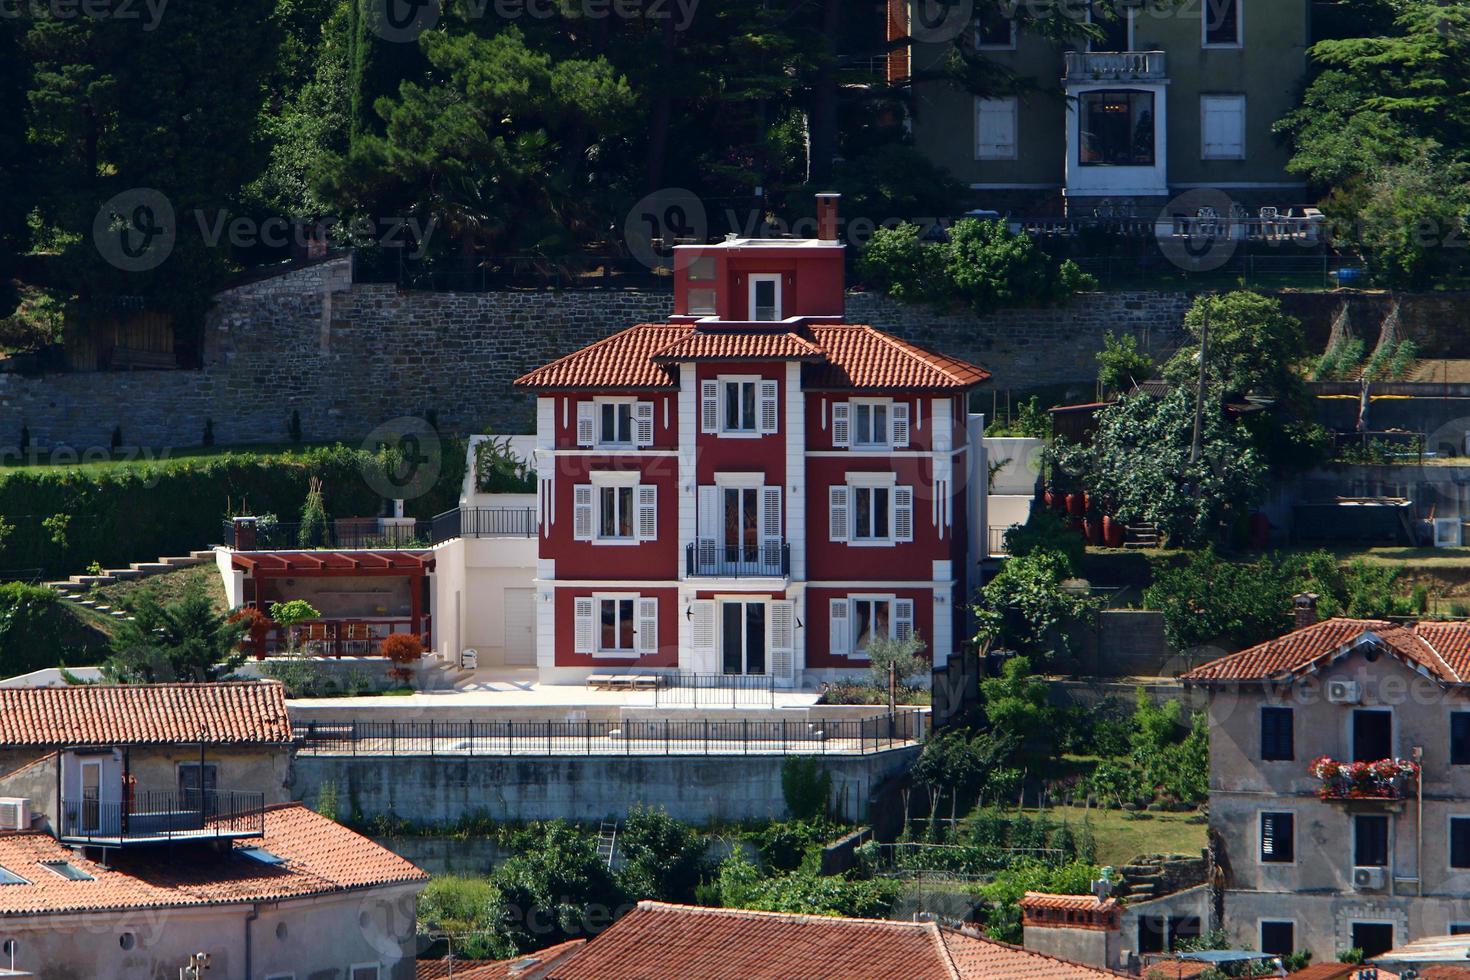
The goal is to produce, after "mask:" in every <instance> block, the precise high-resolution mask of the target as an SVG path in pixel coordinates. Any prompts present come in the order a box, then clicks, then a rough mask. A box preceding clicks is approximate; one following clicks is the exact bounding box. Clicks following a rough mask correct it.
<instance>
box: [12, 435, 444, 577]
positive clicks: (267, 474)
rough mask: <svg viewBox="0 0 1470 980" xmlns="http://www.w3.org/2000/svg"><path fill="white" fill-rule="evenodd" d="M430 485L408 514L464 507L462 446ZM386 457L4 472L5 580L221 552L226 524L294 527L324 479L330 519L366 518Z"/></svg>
mask: <svg viewBox="0 0 1470 980" xmlns="http://www.w3.org/2000/svg"><path fill="white" fill-rule="evenodd" d="M442 448H443V451H442V453H441V454H440V463H439V468H438V469H439V471H438V476H437V479H435V480H434V481H433V483H432V484H427V485H426V486H424V487H422V488H421V489H422V490H423V491H424V492H422V493H421V494H420V495H418V496H413V497H412V498H411V499H409V501H408V504H407V509H408V514H409V516H411V517H417V518H429V517H433V516H434V515H435V514H439V513H442V512H443V511H446V510H449V509H451V508H453V507H455V506H457V505H458V503H459V494H460V488H461V484H462V481H463V479H464V465H465V464H464V458H465V447H464V444H463V443H461V442H457V441H446V442H445V443H444V445H443V447H442ZM390 463H391V458H390V457H388V456H387V455H386V454H384V453H382V452H379V453H371V452H367V451H365V450H362V449H358V448H352V447H347V446H327V447H318V448H306V449H302V450H300V451H294V452H289V453H274V454H258V453H250V452H230V451H224V452H222V453H221V454H220V455H218V456H211V457H205V458H190V459H180V460H173V461H163V462H132V463H119V464H117V465H115V466H111V467H107V468H105V469H101V470H77V469H61V468H47V467H35V468H23V469H15V470H10V471H6V472H4V473H0V518H3V519H4V520H5V521H6V522H8V523H9V524H11V525H13V527H14V530H13V531H12V532H11V533H10V534H8V535H7V536H6V537H5V540H4V542H3V543H0V575H4V574H6V573H8V574H9V575H11V576H12V577H14V576H15V575H16V574H17V573H27V572H32V571H37V570H38V571H39V572H40V573H41V574H42V575H44V576H46V577H56V576H60V575H67V574H75V573H77V572H79V571H82V570H84V569H85V568H87V567H88V566H89V565H90V564H91V563H92V562H97V563H99V564H101V565H103V566H106V567H109V568H115V567H126V566H127V564H128V563H129V562H134V561H153V560H155V559H156V558H158V557H159V556H161V555H181V554H187V553H188V552H189V551H190V550H191V549H196V548H203V547H206V546H208V545H210V544H218V543H220V536H221V535H220V524H221V521H222V520H224V519H225V518H227V517H229V516H231V515H232V514H245V513H252V514H267V513H269V514H275V515H276V516H277V517H278V518H279V519H280V520H282V521H295V520H299V519H300V513H301V506H302V503H303V502H304V501H305V499H306V492H307V486H308V483H309V481H310V480H311V479H312V478H313V477H318V478H320V479H321V481H322V491H323V495H324V497H325V498H326V505H327V513H328V514H329V515H330V516H331V517H334V518H340V517H373V516H377V515H379V514H381V513H382V512H383V510H384V506H385V504H384V501H385V496H386V494H385V493H382V492H380V490H383V489H385V488H387V487H389V486H391V484H390V483H389V482H387V481H385V480H383V479H382V478H381V476H378V477H377V478H374V474H381V473H382V472H383V468H384V466H385V465H388V464H390Z"/></svg>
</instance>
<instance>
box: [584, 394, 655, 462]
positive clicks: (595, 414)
mask: <svg viewBox="0 0 1470 980" xmlns="http://www.w3.org/2000/svg"><path fill="white" fill-rule="evenodd" d="M623 406H627V408H628V439H627V440H626V441H624V440H621V439H617V438H609V435H610V433H608V432H607V431H606V430H605V429H604V427H603V410H604V409H606V408H609V407H611V408H613V409H614V411H616V410H617V409H618V408H621V407H623ZM613 424H614V427H616V424H617V421H616V417H615V418H614V423H613ZM576 435H577V445H578V446H579V447H581V448H583V449H608V450H612V451H615V452H626V451H629V450H633V449H644V448H647V447H648V446H652V445H653V402H651V401H639V400H638V399H637V398H632V397H605V398H593V399H591V400H588V401H581V402H578V403H577V432H576ZM611 435H612V436H616V435H617V433H616V432H614V433H611Z"/></svg>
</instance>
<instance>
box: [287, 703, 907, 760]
mask: <svg viewBox="0 0 1470 980" xmlns="http://www.w3.org/2000/svg"><path fill="white" fill-rule="evenodd" d="M924 719H925V715H924V713H923V712H921V711H917V710H912V709H910V710H907V711H899V712H898V713H897V714H895V715H893V716H891V717H890V716H888V715H883V716H881V717H876V718H866V719H854V720H850V721H837V720H828V719H823V720H820V721H791V720H782V721H772V720H765V719H741V720H738V721H715V720H710V719H697V720H690V721H674V720H660V721H630V720H618V721H535V722H521V721H487V722H476V721H386V722H364V721H353V722H312V723H309V724H307V725H305V726H304V727H301V728H298V729H297V752H298V754H300V755H304V756H370V757H384V756H388V757H393V756H429V757H440V756H442V757H470V758H472V757H475V756H490V757H503V756H614V755H628V756H632V755H639V756H653V755H685V756H724V755H870V754H872V753H874V752H884V751H887V750H890V749H898V748H904V747H906V746H911V745H915V744H917V743H919V742H922V741H923V739H924V734H925V721H924Z"/></svg>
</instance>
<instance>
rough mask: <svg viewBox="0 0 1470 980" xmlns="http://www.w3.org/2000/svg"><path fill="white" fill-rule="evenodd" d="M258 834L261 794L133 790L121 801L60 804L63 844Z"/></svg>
mask: <svg viewBox="0 0 1470 980" xmlns="http://www.w3.org/2000/svg"><path fill="white" fill-rule="evenodd" d="M264 834H265V794H264V793H239V792H234V791H229V790H197V789H194V790H187V789H186V790H178V791H174V790H138V791H135V792H134V793H133V794H132V798H131V799H129V800H126V801H123V802H103V801H101V800H94V799H80V800H78V799H75V798H71V797H67V798H63V799H62V803H61V834H60V837H61V839H62V840H64V841H85V842H87V843H97V844H106V843H113V844H119V845H120V844H125V843H129V842H143V841H158V840H164V841H169V840H200V839H205V840H208V839H213V838H234V837H260V836H263V835H264Z"/></svg>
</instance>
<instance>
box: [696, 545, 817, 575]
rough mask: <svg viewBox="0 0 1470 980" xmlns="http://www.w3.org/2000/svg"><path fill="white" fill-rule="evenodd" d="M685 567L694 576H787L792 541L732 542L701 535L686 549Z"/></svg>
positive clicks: (789, 567)
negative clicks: (731, 543) (735, 543)
mask: <svg viewBox="0 0 1470 980" xmlns="http://www.w3.org/2000/svg"><path fill="white" fill-rule="evenodd" d="M684 569H685V572H686V574H688V575H689V576H690V577H691V578H694V577H701V578H787V577H789V576H790V575H791V545H789V544H775V543H768V544H758V545H728V544H726V543H725V542H723V541H711V540H709V539H707V538H701V539H699V540H698V541H695V542H693V543H691V544H690V545H689V546H688V548H686V549H685V553H684Z"/></svg>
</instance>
